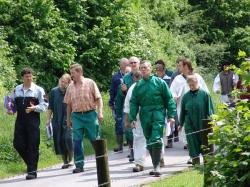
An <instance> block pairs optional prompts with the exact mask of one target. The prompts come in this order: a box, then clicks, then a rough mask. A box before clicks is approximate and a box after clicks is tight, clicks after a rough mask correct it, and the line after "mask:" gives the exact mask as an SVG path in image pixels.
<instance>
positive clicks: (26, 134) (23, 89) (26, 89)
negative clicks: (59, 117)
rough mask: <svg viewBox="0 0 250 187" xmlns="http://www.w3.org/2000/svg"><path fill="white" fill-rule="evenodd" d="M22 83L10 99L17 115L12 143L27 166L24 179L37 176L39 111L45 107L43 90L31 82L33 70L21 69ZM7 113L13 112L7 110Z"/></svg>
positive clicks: (44, 109) (42, 110)
mask: <svg viewBox="0 0 250 187" xmlns="http://www.w3.org/2000/svg"><path fill="white" fill-rule="evenodd" d="M21 76H22V78H23V84H20V85H18V86H17V87H16V88H15V89H14V91H13V93H12V95H11V99H12V101H13V102H14V104H15V108H16V111H17V117H16V122H15V132H14V140H13V145H14V148H15V149H16V150H17V152H18V154H19V155H20V156H21V157H22V159H23V161H24V162H25V164H26V166H27V175H26V179H27V180H31V179H35V178H37V164H38V160H39V144H40V127H39V126H40V112H44V111H46V109H47V106H48V104H47V103H46V102H45V92H44V89H43V88H41V87H40V86H38V85H36V84H35V83H33V71H32V69H30V68H24V69H23V70H22V71H21ZM8 114H13V113H12V112H11V111H8Z"/></svg>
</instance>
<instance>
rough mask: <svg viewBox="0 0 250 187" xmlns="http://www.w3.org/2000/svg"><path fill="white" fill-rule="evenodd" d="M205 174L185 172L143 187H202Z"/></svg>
mask: <svg viewBox="0 0 250 187" xmlns="http://www.w3.org/2000/svg"><path fill="white" fill-rule="evenodd" d="M202 186H203V174H202V173H200V171H198V170H185V171H183V172H181V173H178V174H176V175H174V176H171V177H168V178H164V179H161V180H159V181H157V182H153V183H150V184H146V185H142V187H202Z"/></svg>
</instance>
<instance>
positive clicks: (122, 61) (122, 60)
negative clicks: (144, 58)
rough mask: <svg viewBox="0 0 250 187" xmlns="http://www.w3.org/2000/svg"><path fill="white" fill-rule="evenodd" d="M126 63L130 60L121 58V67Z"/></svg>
mask: <svg viewBox="0 0 250 187" xmlns="http://www.w3.org/2000/svg"><path fill="white" fill-rule="evenodd" d="M125 62H127V63H128V62H129V61H128V59H127V58H121V59H120V60H119V65H121V64H123V63H125Z"/></svg>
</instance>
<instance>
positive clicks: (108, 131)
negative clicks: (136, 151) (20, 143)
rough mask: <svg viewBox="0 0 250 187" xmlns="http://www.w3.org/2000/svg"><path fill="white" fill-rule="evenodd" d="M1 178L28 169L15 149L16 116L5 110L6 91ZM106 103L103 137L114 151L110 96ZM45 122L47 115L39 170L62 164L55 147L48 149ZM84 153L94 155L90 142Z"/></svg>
mask: <svg viewBox="0 0 250 187" xmlns="http://www.w3.org/2000/svg"><path fill="white" fill-rule="evenodd" d="M0 93H1V94H0V98H1V101H0V106H1V107H0V129H1V133H0V153H1V154H0V178H5V177H9V176H13V175H17V174H22V173H25V170H26V167H25V165H24V163H23V161H22V160H21V159H20V157H19V156H18V154H17V153H16V151H15V149H14V148H13V145H12V141H13V134H14V123H15V116H10V115H7V114H6V111H5V109H4V108H3V101H2V98H3V95H4V94H3V93H5V92H4V90H1V92H0ZM103 102H104V122H103V124H102V125H101V137H102V138H105V139H107V142H108V149H112V148H113V147H114V146H115V145H116V143H115V142H116V141H115V135H114V120H113V117H112V115H111V111H110V109H109V107H108V94H106V93H105V94H103ZM45 122H46V113H42V115H41V126H40V131H41V141H40V158H39V163H38V167H39V169H41V168H45V167H48V166H51V165H54V164H59V163H62V159H61V157H60V156H57V155H55V153H54V151H53V146H50V147H47V145H46V134H45ZM84 146H85V149H84V152H85V155H89V154H93V153H94V151H93V148H92V146H91V144H90V142H89V141H88V140H87V139H85V140H84Z"/></svg>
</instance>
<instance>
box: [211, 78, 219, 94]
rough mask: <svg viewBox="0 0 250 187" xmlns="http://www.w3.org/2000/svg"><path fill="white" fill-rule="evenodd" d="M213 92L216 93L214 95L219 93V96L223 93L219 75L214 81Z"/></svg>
mask: <svg viewBox="0 0 250 187" xmlns="http://www.w3.org/2000/svg"><path fill="white" fill-rule="evenodd" d="M213 91H214V93H217V94H219V93H220V92H221V84H220V76H219V74H218V75H217V76H216V77H215V79H214V84H213Z"/></svg>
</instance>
